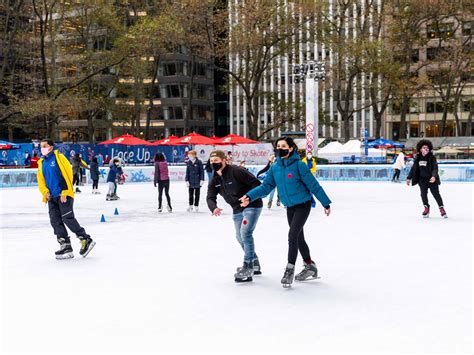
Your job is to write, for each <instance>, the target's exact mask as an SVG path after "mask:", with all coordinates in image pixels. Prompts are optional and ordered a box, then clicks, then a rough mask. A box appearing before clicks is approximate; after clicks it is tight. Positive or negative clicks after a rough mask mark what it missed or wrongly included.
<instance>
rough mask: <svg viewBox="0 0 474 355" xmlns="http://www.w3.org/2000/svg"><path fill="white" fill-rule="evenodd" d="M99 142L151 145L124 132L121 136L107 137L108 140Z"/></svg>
mask: <svg viewBox="0 0 474 355" xmlns="http://www.w3.org/2000/svg"><path fill="white" fill-rule="evenodd" d="M99 144H121V145H151V143H150V142H147V141H146V140H143V139H140V138H137V137H134V136H132V135H131V134H124V135H123V136H119V137H115V138H114V139H109V140H108V141H104V142H100V143H99Z"/></svg>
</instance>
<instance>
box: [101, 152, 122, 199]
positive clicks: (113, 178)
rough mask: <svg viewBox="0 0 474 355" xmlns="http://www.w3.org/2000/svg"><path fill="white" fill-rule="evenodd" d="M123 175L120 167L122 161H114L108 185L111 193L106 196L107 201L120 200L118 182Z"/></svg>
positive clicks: (116, 159) (115, 159)
mask: <svg viewBox="0 0 474 355" xmlns="http://www.w3.org/2000/svg"><path fill="white" fill-rule="evenodd" d="M121 175H123V170H122V167H121V166H120V159H119V158H114V159H112V164H111V165H110V168H109V174H108V175H107V183H108V184H109V191H108V193H107V196H106V198H105V199H106V201H115V200H118V199H120V197H118V196H117V180H118V179H119V178H120V176H121Z"/></svg>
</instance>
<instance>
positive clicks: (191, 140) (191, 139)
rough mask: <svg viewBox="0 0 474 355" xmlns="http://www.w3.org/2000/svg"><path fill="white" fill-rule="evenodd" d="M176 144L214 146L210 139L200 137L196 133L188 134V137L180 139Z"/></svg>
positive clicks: (214, 142)
mask: <svg viewBox="0 0 474 355" xmlns="http://www.w3.org/2000/svg"><path fill="white" fill-rule="evenodd" d="M178 142H179V143H180V144H186V145H196V144H200V145H215V144H216V141H214V140H213V139H211V138H208V137H205V136H203V135H200V134H198V133H194V132H193V133H189V134H188V135H186V136H184V137H181V138H180V139H179V140H178Z"/></svg>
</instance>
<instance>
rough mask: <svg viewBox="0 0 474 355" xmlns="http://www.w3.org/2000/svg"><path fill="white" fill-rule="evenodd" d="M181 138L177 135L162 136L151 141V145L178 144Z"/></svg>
mask: <svg viewBox="0 0 474 355" xmlns="http://www.w3.org/2000/svg"><path fill="white" fill-rule="evenodd" d="M180 139H181V138H179V137H178V136H169V137H167V138H163V139H160V140H157V141H156V142H153V143H152V144H151V145H179V143H178V141H179V140H180Z"/></svg>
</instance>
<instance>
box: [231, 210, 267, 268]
mask: <svg viewBox="0 0 474 355" xmlns="http://www.w3.org/2000/svg"><path fill="white" fill-rule="evenodd" d="M260 213H262V208H261V207H259V208H246V209H244V210H243V211H242V212H240V213H236V214H234V215H233V216H232V219H233V220H234V225H235V236H236V238H237V241H238V242H239V244H240V246H241V247H242V249H243V250H244V261H245V262H247V263H250V262H252V261H254V260H256V259H258V257H257V254H255V244H254V242H253V231H254V230H255V227H256V226H257V221H258V217H260Z"/></svg>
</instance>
